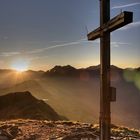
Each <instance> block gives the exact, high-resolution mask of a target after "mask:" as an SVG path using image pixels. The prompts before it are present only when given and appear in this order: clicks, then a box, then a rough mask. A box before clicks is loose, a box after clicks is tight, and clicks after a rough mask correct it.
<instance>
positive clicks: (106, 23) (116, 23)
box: [87, 0, 133, 140]
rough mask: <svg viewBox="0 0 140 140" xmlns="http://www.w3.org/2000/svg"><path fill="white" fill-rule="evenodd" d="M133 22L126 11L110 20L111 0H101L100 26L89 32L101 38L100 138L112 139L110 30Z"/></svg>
mask: <svg viewBox="0 0 140 140" xmlns="http://www.w3.org/2000/svg"><path fill="white" fill-rule="evenodd" d="M132 22H133V13H132V12H128V11H124V12H122V13H120V14H119V15H117V16H116V17H114V18H112V19H111V20H110V0H100V27H98V28H97V29H95V30H94V31H92V32H90V33H88V35H87V37H88V40H95V39H97V38H100V64H101V70H100V140H110V127H111V111H110V108H111V107H110V103H111V102H114V101H116V88H114V87H111V82H110V32H113V31H114V30H117V29H119V28H121V27H123V26H125V25H127V24H129V23H132Z"/></svg>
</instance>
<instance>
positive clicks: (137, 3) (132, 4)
mask: <svg viewBox="0 0 140 140" xmlns="http://www.w3.org/2000/svg"><path fill="white" fill-rule="evenodd" d="M136 5H140V2H135V3H130V4H126V5H118V6H113V7H112V8H111V9H121V8H126V7H132V6H136Z"/></svg>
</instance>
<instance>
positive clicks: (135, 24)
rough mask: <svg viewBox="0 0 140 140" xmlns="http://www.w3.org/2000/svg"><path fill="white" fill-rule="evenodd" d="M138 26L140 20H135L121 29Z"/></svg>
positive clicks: (139, 25)
mask: <svg viewBox="0 0 140 140" xmlns="http://www.w3.org/2000/svg"><path fill="white" fill-rule="evenodd" d="M136 27H140V21H136V22H133V23H131V24H129V25H127V26H125V27H122V28H120V29H119V30H128V29H131V28H136Z"/></svg>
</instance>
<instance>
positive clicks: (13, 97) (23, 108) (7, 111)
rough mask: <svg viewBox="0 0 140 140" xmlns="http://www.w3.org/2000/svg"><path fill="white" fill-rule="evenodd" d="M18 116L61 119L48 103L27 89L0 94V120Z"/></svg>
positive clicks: (17, 117)
mask: <svg viewBox="0 0 140 140" xmlns="http://www.w3.org/2000/svg"><path fill="white" fill-rule="evenodd" d="M19 118H25V119H46V120H61V119H62V117H60V116H59V115H58V114H57V113H56V112H55V111H54V110H53V109H52V108H51V107H50V106H49V105H48V104H46V103H45V102H43V101H42V100H38V99H36V98H35V97H33V96H32V95H31V93H30V92H28V91H26V92H16V93H9V94H6V95H3V96H0V120H7V119H19Z"/></svg>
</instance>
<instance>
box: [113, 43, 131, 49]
mask: <svg viewBox="0 0 140 140" xmlns="http://www.w3.org/2000/svg"><path fill="white" fill-rule="evenodd" d="M124 45H127V46H128V45H130V43H125V42H111V46H112V47H115V48H118V47H120V46H124Z"/></svg>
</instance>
